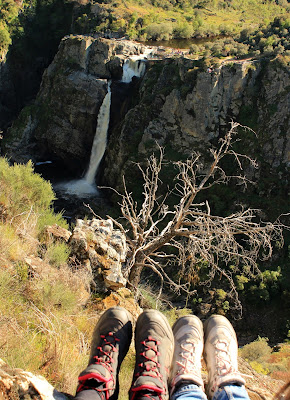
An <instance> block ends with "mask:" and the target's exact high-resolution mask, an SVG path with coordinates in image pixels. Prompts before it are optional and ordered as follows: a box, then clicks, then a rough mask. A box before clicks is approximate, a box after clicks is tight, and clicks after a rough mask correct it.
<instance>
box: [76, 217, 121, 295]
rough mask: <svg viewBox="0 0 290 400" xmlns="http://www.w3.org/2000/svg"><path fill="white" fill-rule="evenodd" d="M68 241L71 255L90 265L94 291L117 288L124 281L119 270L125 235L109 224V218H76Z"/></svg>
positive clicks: (110, 222)
mask: <svg viewBox="0 0 290 400" xmlns="http://www.w3.org/2000/svg"><path fill="white" fill-rule="evenodd" d="M69 244H70V246H71V253H72V255H73V256H74V257H75V258H76V259H77V260H78V261H79V262H80V263H82V264H86V266H87V268H90V269H91V271H92V274H93V276H94V281H95V284H96V290H97V291H99V292H106V291H107V290H108V289H111V290H117V289H119V288H121V287H124V286H125V285H126V280H125V278H124V277H123V274H122V263H123V262H124V261H125V258H126V254H127V247H126V238H125V236H124V235H123V234H122V233H121V231H119V230H116V229H114V228H113V222H112V221H111V220H110V219H108V220H99V219H96V218H93V219H92V220H87V221H84V220H81V219H78V220H77V222H76V227H75V228H74V231H73V234H72V236H71V238H70V241H69Z"/></svg>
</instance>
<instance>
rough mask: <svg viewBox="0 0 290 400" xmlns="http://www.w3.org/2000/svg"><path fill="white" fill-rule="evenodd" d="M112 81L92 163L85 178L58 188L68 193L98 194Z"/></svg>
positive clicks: (96, 136) (97, 134) (102, 113)
mask: <svg viewBox="0 0 290 400" xmlns="http://www.w3.org/2000/svg"><path fill="white" fill-rule="evenodd" d="M110 108H111V83H110V82H109V83H108V92H107V94H106V96H105V98H104V100H103V103H102V105H101V107H100V110H99V115H98V121H97V128H96V133H95V137H94V141H93V146H92V150H91V156H90V163H89V167H88V170H87V172H86V175H85V177H84V178H83V179H78V180H75V181H71V182H67V183H65V184H60V185H59V186H58V188H59V189H60V190H64V191H65V192H66V193H68V194H76V195H79V196H80V195H92V194H96V193H97V192H98V191H97V188H96V185H95V176H96V172H97V170H98V168H99V165H100V162H101V161H102V158H103V155H104V153H105V150H106V145H107V133H108V128H109V123H110Z"/></svg>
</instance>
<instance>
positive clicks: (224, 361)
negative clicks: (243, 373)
mask: <svg viewBox="0 0 290 400" xmlns="http://www.w3.org/2000/svg"><path fill="white" fill-rule="evenodd" d="M214 347H215V359H216V370H215V374H214V377H213V385H212V388H211V391H212V392H214V391H215V390H216V384H217V379H218V378H219V377H221V376H225V375H228V374H233V373H234V374H239V372H238V370H237V369H236V368H234V366H233V363H232V361H231V357H230V352H229V343H228V342H227V341H226V340H217V341H216V343H215V344H214Z"/></svg>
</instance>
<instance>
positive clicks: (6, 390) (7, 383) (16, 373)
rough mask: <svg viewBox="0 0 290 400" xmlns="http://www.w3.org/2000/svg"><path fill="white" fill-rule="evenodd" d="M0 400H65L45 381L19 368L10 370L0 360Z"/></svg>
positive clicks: (61, 394) (64, 397)
mask: <svg viewBox="0 0 290 400" xmlns="http://www.w3.org/2000/svg"><path fill="white" fill-rule="evenodd" d="M0 399H1V400H67V399H68V398H67V397H66V396H65V395H64V394H63V393H61V392H58V391H57V390H56V389H55V388H54V387H53V386H52V385H51V384H50V383H48V382H47V380H46V379H45V378H44V377H42V376H38V375H33V374H32V373H30V372H27V371H23V370H22V369H19V368H17V369H16V368H14V369H12V368H10V367H9V366H8V365H7V364H6V363H5V362H4V361H3V360H1V359H0Z"/></svg>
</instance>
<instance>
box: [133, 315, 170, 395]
mask: <svg viewBox="0 0 290 400" xmlns="http://www.w3.org/2000/svg"><path fill="white" fill-rule="evenodd" d="M173 343H174V338H173V333H172V329H171V327H170V325H169V323H168V321H167V319H166V318H165V317H164V315H162V314H161V313H160V312H159V311H156V310H147V311H144V312H143V313H142V314H141V315H140V316H139V318H138V320H137V324H136V330H135V348H136V364H135V370H134V376H133V382H132V386H131V389H130V399H131V400H133V399H134V398H135V396H137V395H138V397H140V395H142V394H145V397H148V395H147V393H150V394H151V396H150V397H152V398H155V397H156V398H159V399H162V400H167V399H168V397H169V395H168V384H167V381H168V376H169V370H170V366H171V361H172V355H173Z"/></svg>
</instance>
